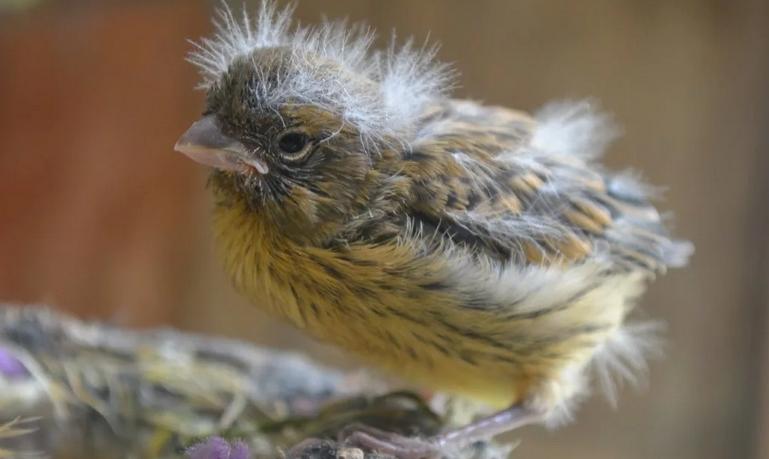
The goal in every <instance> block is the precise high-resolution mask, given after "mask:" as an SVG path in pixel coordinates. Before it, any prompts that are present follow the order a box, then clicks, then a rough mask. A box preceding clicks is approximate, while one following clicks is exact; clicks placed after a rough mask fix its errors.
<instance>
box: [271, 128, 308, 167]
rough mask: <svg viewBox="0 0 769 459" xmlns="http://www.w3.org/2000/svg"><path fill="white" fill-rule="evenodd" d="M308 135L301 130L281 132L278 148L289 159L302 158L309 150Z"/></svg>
mask: <svg viewBox="0 0 769 459" xmlns="http://www.w3.org/2000/svg"><path fill="white" fill-rule="evenodd" d="M309 146H310V137H309V136H308V135H307V134H302V133H301V132H289V133H287V134H283V136H282V137H281V138H280V139H279V140H278V148H279V149H280V152H281V153H282V154H283V156H284V157H285V158H286V159H288V160H291V161H297V160H300V159H302V158H304V157H305V156H306V155H307V153H308V150H309Z"/></svg>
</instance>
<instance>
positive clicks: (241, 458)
mask: <svg viewBox="0 0 769 459" xmlns="http://www.w3.org/2000/svg"><path fill="white" fill-rule="evenodd" d="M252 457H253V456H251V451H249V450H248V446H246V444H245V443H243V442H242V441H236V442H235V446H234V448H233V449H232V454H230V459H252Z"/></svg>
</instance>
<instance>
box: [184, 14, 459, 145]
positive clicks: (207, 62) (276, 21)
mask: <svg viewBox="0 0 769 459" xmlns="http://www.w3.org/2000/svg"><path fill="white" fill-rule="evenodd" d="M294 9H295V5H294V4H291V5H290V6H288V7H287V8H285V9H283V10H282V11H279V10H278V8H277V5H276V3H275V2H274V1H273V0H263V1H262V2H261V8H260V11H259V13H258V14H257V15H256V17H255V18H251V17H250V16H249V14H248V11H247V9H246V7H245V5H244V7H243V10H242V13H241V15H239V16H240V17H236V16H235V14H234V13H233V11H232V10H231V9H230V7H229V6H227V4H226V3H222V6H221V8H219V9H217V14H218V19H216V18H215V19H214V21H213V22H214V26H215V28H216V33H215V34H214V36H213V37H211V38H204V39H202V40H201V42H200V43H195V42H193V45H194V46H195V47H196V50H195V51H193V52H192V53H191V55H190V57H189V59H188V60H189V61H190V62H192V63H193V64H195V65H196V66H197V67H198V68H199V69H200V73H201V74H202V76H203V79H204V81H203V83H202V84H201V85H200V87H201V88H203V89H206V90H208V89H210V88H212V87H215V86H216V85H217V84H219V82H220V81H221V79H222V77H224V76H225V75H226V74H227V72H228V70H229V68H230V66H231V64H233V63H234V62H236V61H239V60H241V59H250V60H251V62H253V63H254V66H255V67H257V65H256V59H260V58H261V57H264V56H268V55H270V52H271V51H272V52H275V53H278V52H280V53H282V55H283V56H286V62H283V63H282V65H281V66H280V67H279V71H277V72H276V73H272V74H271V75H264V74H261V75H260V74H257V78H256V80H257V81H254V87H253V91H254V98H255V101H254V102H255V103H256V104H257V105H258V106H260V107H262V108H263V109H265V110H269V111H275V110H276V109H277V108H278V107H280V106H285V105H294V104H312V105H315V106H317V107H319V108H321V109H323V110H326V111H328V112H331V113H333V114H335V115H337V116H339V117H340V119H341V120H342V121H343V122H344V123H346V124H348V123H349V124H350V125H352V126H354V127H355V128H356V129H357V130H358V132H359V133H360V136H361V140H363V141H364V144H369V145H370V144H371V143H372V142H373V143H375V144H376V143H377V142H379V141H382V140H385V139H389V140H392V141H395V142H400V143H406V144H407V143H408V133H409V132H410V130H411V129H412V127H413V125H414V123H415V121H416V119H417V118H418V117H419V116H420V114H421V113H422V111H423V110H424V108H425V107H426V105H427V104H429V103H431V102H432V101H434V100H436V99H439V98H441V97H444V96H445V95H446V94H447V93H448V91H449V90H450V88H451V86H452V80H453V76H454V71H453V70H452V69H451V68H450V66H449V65H447V64H444V63H440V62H437V61H436V60H435V57H436V53H437V51H438V46H437V45H432V46H427V45H426V44H425V45H424V46H422V47H416V46H414V43H413V40H412V39H409V40H407V41H406V42H405V44H403V45H401V46H396V44H395V37H394V36H393V39H392V43H391V45H390V48H389V49H388V50H387V51H373V50H372V49H371V45H372V43H373V41H374V38H375V35H374V33H373V31H372V30H371V29H369V28H368V27H366V26H364V25H362V24H356V25H352V26H349V25H348V23H347V21H346V20H344V21H335V22H331V21H327V20H324V21H323V22H322V24H321V25H320V26H319V27H311V26H307V27H300V26H297V27H295V28H294V27H292V20H291V17H292V14H293V12H294ZM259 51H263V52H264V53H262V54H261V55H260V53H259ZM330 69H333V70H330Z"/></svg>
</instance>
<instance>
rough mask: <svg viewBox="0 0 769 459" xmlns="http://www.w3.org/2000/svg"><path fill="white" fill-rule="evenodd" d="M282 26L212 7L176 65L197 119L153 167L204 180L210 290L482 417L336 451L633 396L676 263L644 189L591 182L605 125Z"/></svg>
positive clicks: (433, 452) (268, 12)
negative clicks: (173, 167) (470, 404)
mask: <svg viewBox="0 0 769 459" xmlns="http://www.w3.org/2000/svg"><path fill="white" fill-rule="evenodd" d="M294 10H295V5H293V4H291V5H289V6H286V7H283V8H280V7H279V6H278V5H277V4H276V3H275V2H274V1H270V0H263V1H262V2H261V5H260V7H259V9H258V12H256V14H252V13H250V12H249V11H248V10H247V8H246V7H244V8H243V11H242V12H237V11H234V10H233V9H232V8H230V7H229V6H227V4H226V3H223V4H222V6H221V7H219V8H217V16H215V17H214V19H213V23H214V26H215V29H216V32H215V33H214V34H213V35H212V36H209V37H204V38H202V39H200V40H198V41H193V42H192V43H193V44H194V46H195V48H194V49H193V51H191V53H190V54H189V56H188V60H189V61H190V62H192V63H193V64H194V65H195V66H196V67H197V69H198V70H199V73H200V74H201V76H202V82H201V83H200V86H199V87H200V89H202V90H203V91H205V95H206V97H205V105H204V108H203V110H202V114H201V117H200V118H199V119H198V120H197V121H196V122H194V123H193V124H192V125H191V126H190V127H189V129H188V130H187V131H186V132H184V133H183V134H182V135H181V137H180V138H179V140H178V142H177V143H176V145H175V149H176V150H177V151H179V152H181V153H183V154H185V155H187V156H188V157H189V158H191V159H192V160H194V161H196V162H198V163H200V164H202V165H205V166H207V167H209V168H210V175H209V178H208V182H207V187H208V188H209V190H210V192H211V193H212V195H213V210H212V226H213V233H214V238H215V241H216V246H217V248H218V253H219V255H220V259H221V263H222V267H223V270H224V271H225V272H226V274H227V275H228V277H229V279H230V280H231V282H232V284H233V286H234V288H235V289H236V290H237V291H238V292H240V293H241V294H242V295H243V296H245V297H246V298H247V299H248V300H250V301H251V302H252V303H253V304H254V305H256V306H258V307H260V308H262V309H264V310H265V311H267V312H268V313H270V314H271V315H273V316H275V317H278V318H280V319H282V320H285V321H287V322H289V323H290V324H293V325H294V326H295V327H297V328H299V329H300V330H303V331H304V332H306V333H308V334H309V335H310V336H312V337H314V338H316V339H318V340H320V341H323V342H327V343H330V344H333V345H336V346H338V347H341V348H342V349H344V350H346V351H348V352H350V353H351V354H353V355H356V356H358V357H360V358H362V359H363V360H364V361H365V362H368V363H369V364H370V365H372V366H373V367H375V368H379V369H382V370H384V371H389V372H391V373H393V374H395V375H398V376H400V377H402V378H404V379H406V380H408V381H410V382H413V383H416V384H419V385H421V386H424V387H426V388H429V389H430V390H434V391H440V392H443V393H447V394H456V395H457V396H462V397H468V398H470V399H473V400H477V401H479V402H481V403H483V404H485V405H486V406H489V407H490V409H493V410H495V411H494V412H493V414H490V415H489V416H488V417H485V418H482V419H479V420H477V421H473V422H471V423H469V424H467V425H464V426H461V427H457V428H454V429H453V430H448V431H445V432H442V433H439V434H437V435H435V436H433V437H429V438H425V439H421V440H419V441H418V442H414V441H412V439H405V438H399V437H397V436H394V435H389V434H387V433H385V432H381V431H376V430H375V429H367V428H366V427H365V426H358V427H356V428H354V429H352V430H353V431H351V432H349V440H350V442H352V443H357V444H359V445H362V446H364V447H367V448H370V449H375V450H377V451H381V452H385V453H388V454H393V455H396V456H398V457H401V458H406V459H422V458H427V457H438V456H437V454H438V453H439V452H440V451H442V450H445V448H448V447H453V446H456V447H459V446H461V445H468V444H470V443H472V442H474V441H477V440H478V439H483V438H488V437H490V436H494V435H497V434H500V433H503V432H508V431H511V430H513V429H516V428H519V427H521V426H525V425H529V424H544V425H547V426H551V425H552V426H557V425H560V424H562V423H564V422H566V421H567V420H568V419H570V418H571V417H572V414H573V412H574V410H575V406H576V405H577V404H578V402H579V401H580V400H582V399H583V398H584V397H585V396H586V395H587V394H588V392H589V391H590V390H591V388H592V387H593V386H596V385H598V386H600V387H602V388H603V390H604V392H605V393H607V394H611V393H612V392H613V384H612V381H615V379H616V378H623V377H625V378H627V379H631V380H632V379H633V378H638V377H639V375H640V374H642V373H643V372H644V371H645V368H646V363H645V362H646V357H647V354H648V353H649V352H652V351H653V350H654V348H655V344H654V343H655V335H656V328H655V326H654V322H653V321H652V322H644V321H638V322H636V321H634V319H633V317H632V316H633V312H634V311H635V310H637V308H636V307H635V305H636V304H637V302H638V300H639V298H640V297H641V296H642V294H643V293H644V291H645V290H646V288H647V286H648V285H649V283H650V282H651V281H652V280H654V279H655V278H656V277H657V275H659V274H662V273H665V272H666V270H667V269H668V268H677V267H682V266H685V265H686V264H687V262H688V259H689V258H690V256H691V254H692V253H693V249H694V248H693V245H692V244H691V242H689V241H687V240H684V239H677V238H674V237H672V236H671V235H670V231H669V229H668V228H667V225H666V220H665V219H663V218H662V216H661V213H660V212H659V211H658V209H657V208H656V207H655V205H654V204H653V202H654V201H655V199H656V198H657V197H658V192H657V189H656V188H655V187H652V186H650V185H648V184H646V182H645V181H644V180H643V178H642V177H640V176H639V175H638V174H635V173H633V172H628V171H622V170H620V171H612V170H610V169H609V168H607V167H605V166H603V165H602V164H601V162H600V158H601V156H602V155H603V153H604V152H605V151H606V150H607V149H608V147H609V145H610V144H611V143H612V141H613V140H615V138H616V137H617V136H618V134H619V131H620V130H619V128H618V127H617V125H616V123H615V121H614V118H613V117H612V116H611V115H609V114H607V113H605V112H604V111H603V110H602V109H601V107H600V105H599V104H598V102H596V101H594V100H591V99H587V100H555V101H551V102H547V103H545V104H544V106H543V108H542V109H540V110H538V111H535V112H534V113H529V112H525V111H520V110H514V109H510V108H506V107H502V106H494V105H486V104H483V103H480V102H476V101H473V100H469V99H457V98H454V97H452V90H453V89H454V88H455V86H456V82H457V80H458V78H459V72H458V71H457V70H456V69H455V67H454V66H453V65H450V64H447V63H444V62H441V61H440V60H439V59H438V50H439V46H438V45H437V44H431V43H429V41H425V43H424V44H422V45H418V44H416V42H415V41H414V40H413V39H407V40H403V41H399V40H398V38H397V37H396V36H395V35H393V37H392V39H391V40H390V44H389V46H385V47H383V48H381V49H380V48H376V47H375V46H374V43H375V39H376V32H375V31H374V30H372V29H371V28H370V27H368V26H366V25H365V24H359V23H353V24H350V23H349V22H348V21H347V20H340V21H331V20H328V19H324V20H323V21H322V22H320V23H319V24H318V25H307V26H304V25H296V24H295V23H294V21H293V19H292V16H293V13H294ZM610 396H611V395H610Z"/></svg>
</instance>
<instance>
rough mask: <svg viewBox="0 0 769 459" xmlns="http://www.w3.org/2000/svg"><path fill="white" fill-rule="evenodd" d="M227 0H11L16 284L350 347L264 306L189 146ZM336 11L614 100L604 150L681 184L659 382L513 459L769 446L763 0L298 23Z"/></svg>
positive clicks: (314, 1)
mask: <svg viewBox="0 0 769 459" xmlns="http://www.w3.org/2000/svg"><path fill="white" fill-rule="evenodd" d="M212 7H213V4H212V3H209V2H205V1H198V0H151V1H150V0H110V1H106V0H101V1H86V0H82V1H80V0H60V1H55V0H48V1H46V0H41V1H30V0H0V300H6V301H15V302H27V303H28V302H45V303H49V304H52V305H55V306H57V307H60V308H62V309H64V310H67V311H69V312H73V313H75V314H78V315H80V316H83V317H98V318H103V319H110V320H112V321H113V322H114V323H116V324H118V325H123V326H151V325H157V324H171V325H175V326H179V327H182V328H185V329H192V330H198V331H206V332H212V333H218V334H222V335H228V336H235V337H239V338H246V339H251V340H254V341H257V342H261V343H267V344H271V345H275V346H280V347H284V348H288V347H291V348H301V349H304V350H306V351H308V352H310V353H311V354H313V355H315V356H320V357H322V358H324V359H326V360H328V361H331V362H335V363H339V364H343V365H350V364H351V363H350V362H349V361H347V359H345V358H344V357H343V356H342V355H341V354H340V353H338V352H337V351H335V350H333V349H328V348H327V347H325V346H321V345H319V344H317V343H314V342H312V341H310V340H309V339H307V338H305V337H303V336H302V335H300V334H299V333H297V332H295V331H293V330H292V329H290V328H288V327H286V326H284V325H282V324H275V323H274V322H272V321H270V320H268V319H267V318H266V317H265V316H264V315H262V314H261V313H260V312H259V311H256V310H255V309H254V308H252V307H249V306H248V305H246V304H245V302H244V301H243V300H241V299H240V298H238V296H237V295H236V294H235V293H234V292H233V291H232V290H231V288H230V286H229V285H228V284H227V282H226V281H225V280H224V277H223V275H222V274H221V272H220V269H219V265H218V263H217V261H216V259H215V258H214V256H213V251H212V241H211V235H210V232H209V231H210V230H209V226H208V223H207V216H208V215H207V214H208V209H209V202H208V198H207V193H206V192H205V190H204V184H205V177H206V171H205V170H204V169H203V168H202V167H198V166H197V165H196V164H194V163H192V162H191V161H189V160H188V159H186V158H185V157H183V156H182V155H180V154H178V153H176V152H174V151H173V145H174V142H175V141H176V139H177V138H178V136H179V135H180V134H181V133H182V132H183V131H184V130H185V129H186V128H187V127H188V125H189V124H190V123H191V122H193V121H194V120H195V119H196V117H197V116H198V114H199V111H200V109H201V108H202V102H203V94H202V93H200V92H199V91H193V87H194V86H195V84H196V83H197V81H198V80H197V76H196V75H195V70H194V69H193V67H192V66H191V65H190V64H188V63H186V62H184V58H185V55H186V53H187V52H188V51H190V49H191V45H190V44H189V43H187V42H186V39H188V38H191V39H196V38H198V37H200V36H201V35H204V34H207V33H209V32H210V31H211V25H210V22H209V18H210V16H211V11H212ZM253 7H254V8H255V7H256V5H255V4H254V5H253ZM321 14H326V15H328V16H329V17H332V18H339V17H343V16H349V17H350V18H351V19H353V20H355V21H358V20H364V21H366V22H368V23H369V24H371V25H373V26H374V27H376V28H377V29H378V30H379V31H380V33H381V34H382V35H384V36H385V38H386V37H387V36H388V35H389V32H390V30H391V29H393V28H395V29H396V30H397V31H398V33H399V35H401V36H407V35H415V36H416V37H417V38H418V39H419V40H421V39H424V38H425V37H426V36H427V34H428V32H429V33H430V36H431V38H432V39H433V40H437V41H440V42H441V43H442V44H443V47H442V50H441V52H440V56H441V58H442V59H443V60H446V61H450V62H454V63H455V66H456V68H457V69H458V70H459V71H460V72H461V74H462V76H461V79H460V82H461V85H462V86H461V87H460V88H459V89H458V90H457V95H458V96H461V97H469V98H473V99H477V100H481V101H484V102H486V103H490V104H499V105H506V106H510V107H514V108H519V109H526V110H535V109H537V108H538V107H539V106H541V105H543V104H544V103H545V102H547V101H549V100H551V99H554V98H563V97H586V96H589V97H596V98H597V99H598V100H600V101H601V103H602V105H603V106H604V107H605V108H606V109H607V110H609V111H611V112H613V113H614V114H615V116H616V119H617V121H618V122H619V123H620V124H621V125H623V126H624V127H625V130H626V134H625V136H624V137H622V138H621V139H620V140H619V141H618V142H616V144H615V146H614V147H613V148H612V149H611V150H610V153H609V155H608V156H607V158H606V163H607V164H608V165H610V166H612V167H615V168H620V167H628V166H630V167H633V168H635V169H637V170H640V171H643V172H644V175H645V176H646V177H647V178H648V179H649V181H651V182H652V183H654V184H657V185H665V186H667V187H668V188H669V191H668V192H667V194H666V197H667V199H666V201H665V202H664V203H662V204H661V206H662V208H663V210H669V211H673V212H674V213H675V227H676V234H677V235H680V236H682V237H686V238H689V239H691V240H692V241H693V242H694V243H695V245H696V247H697V253H696V254H695V256H694V259H693V262H692V264H691V265H690V266H689V267H688V268H686V269H683V270H674V271H671V272H670V273H669V274H668V275H666V276H664V277H662V278H660V279H659V280H658V282H657V283H656V284H655V285H654V286H653V287H652V288H651V290H650V292H649V293H648V294H647V295H646V296H645V298H644V301H643V303H642V307H643V309H644V311H645V313H646V314H647V315H648V316H650V317H654V318H661V319H663V320H665V321H666V322H667V324H668V332H667V338H668V342H669V346H668V352H667V354H668V355H667V357H666V359H665V360H663V361H656V362H652V363H651V372H650V378H649V383H648V388H647V389H644V390H642V391H633V390H625V391H623V394H622V397H621V399H620V404H619V408H618V410H617V411H613V410H612V409H611V408H610V407H609V406H608V405H607V404H606V403H605V402H604V401H603V400H601V399H600V398H598V397H596V398H594V399H592V400H591V401H590V402H589V403H588V404H587V406H585V408H583V409H582V410H580V412H579V413H578V418H577V419H578V420H577V422H576V423H574V424H572V425H570V426H568V427H566V428H564V429H561V430H559V431H556V432H546V431H543V430H542V429H540V428H527V429H524V430H522V431H520V432H519V433H517V434H516V437H517V438H521V439H523V440H524V441H523V443H522V444H521V446H520V447H519V449H517V450H516V451H515V453H514V456H513V457H521V458H527V459H544V458H550V459H552V458H566V457H568V458H575V459H580V458H591V459H641V458H649V459H652V458H653V459H661V458H676V459H688V458H692V459H694V458H697V459H721V458H732V457H733V458H746V459H764V458H769V439H767V438H769V373H767V372H766V371H765V368H767V366H768V365H767V364H769V339H767V331H769V315H767V314H766V311H767V302H768V301H767V298H769V296H768V294H769V287H767V281H769V262H767V260H769V130H767V127H769V2H767V1H766V0H731V1H729V0H572V1H570V2H565V1H559V0H536V1H535V0H504V1H503V0H485V1H480V0H476V1H469V0H468V1H463V0H451V1H449V0H445V1H441V0H389V1H382V0H347V1H342V0H304V1H302V2H300V3H299V7H298V10H297V18H298V19H300V20H301V22H303V23H307V22H314V21H317V20H318V19H319V18H320V15H321Z"/></svg>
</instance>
